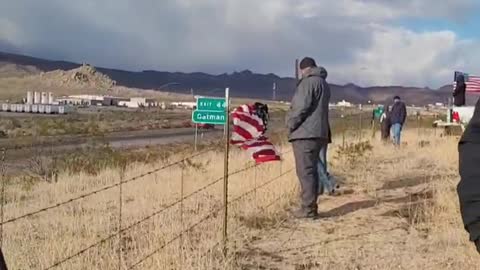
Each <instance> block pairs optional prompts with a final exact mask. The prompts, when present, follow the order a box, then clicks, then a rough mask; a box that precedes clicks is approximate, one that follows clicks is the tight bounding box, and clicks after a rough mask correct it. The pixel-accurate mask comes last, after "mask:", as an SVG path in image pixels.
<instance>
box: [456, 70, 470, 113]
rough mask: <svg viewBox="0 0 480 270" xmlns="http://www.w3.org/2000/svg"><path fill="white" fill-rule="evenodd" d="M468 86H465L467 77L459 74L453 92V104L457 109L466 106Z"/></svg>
mask: <svg viewBox="0 0 480 270" xmlns="http://www.w3.org/2000/svg"><path fill="white" fill-rule="evenodd" d="M466 90H467V85H466V84H465V76H464V75H463V74H459V75H458V76H457V78H456V85H455V90H454V91H453V104H454V105H455V106H457V107H460V106H464V105H465V92H466Z"/></svg>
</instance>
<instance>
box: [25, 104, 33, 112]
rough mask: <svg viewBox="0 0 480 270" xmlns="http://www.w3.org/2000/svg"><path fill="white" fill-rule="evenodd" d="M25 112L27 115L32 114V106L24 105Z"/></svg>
mask: <svg viewBox="0 0 480 270" xmlns="http://www.w3.org/2000/svg"><path fill="white" fill-rule="evenodd" d="M23 111H24V112H26V113H30V112H32V105H30V104H23Z"/></svg>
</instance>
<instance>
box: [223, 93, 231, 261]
mask: <svg viewBox="0 0 480 270" xmlns="http://www.w3.org/2000/svg"><path fill="white" fill-rule="evenodd" d="M229 91H230V90H229V88H225V103H226V106H225V125H224V131H225V132H224V139H225V153H224V154H225V156H224V163H223V255H224V256H225V257H227V239H228V235H227V231H228V228H227V226H228V157H229V151H230V138H229V136H230V93H229Z"/></svg>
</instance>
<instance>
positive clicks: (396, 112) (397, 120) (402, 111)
mask: <svg viewBox="0 0 480 270" xmlns="http://www.w3.org/2000/svg"><path fill="white" fill-rule="evenodd" d="M389 118H390V123H391V124H392V125H394V124H401V125H403V124H404V123H405V120H406V119H407V107H406V106H405V103H403V102H401V101H399V102H395V103H393V105H392V109H391V110H390V117H389Z"/></svg>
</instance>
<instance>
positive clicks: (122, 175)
mask: <svg viewBox="0 0 480 270" xmlns="http://www.w3.org/2000/svg"><path fill="white" fill-rule="evenodd" d="M125 171H126V164H121V168H120V185H119V186H118V187H119V193H118V212H119V213H118V250H117V252H118V270H121V269H122V212H123V181H124V180H125Z"/></svg>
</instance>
